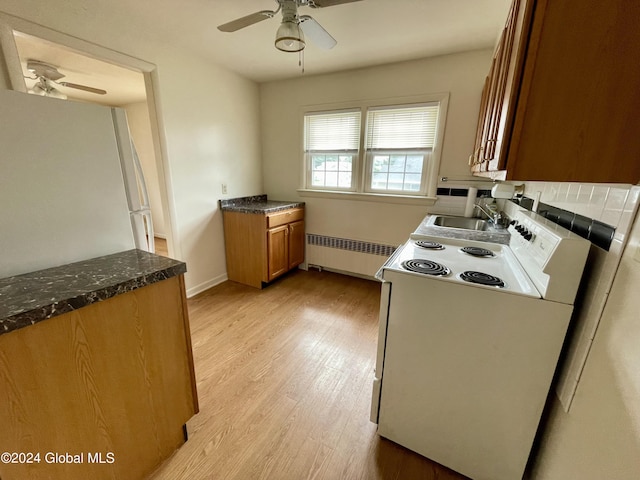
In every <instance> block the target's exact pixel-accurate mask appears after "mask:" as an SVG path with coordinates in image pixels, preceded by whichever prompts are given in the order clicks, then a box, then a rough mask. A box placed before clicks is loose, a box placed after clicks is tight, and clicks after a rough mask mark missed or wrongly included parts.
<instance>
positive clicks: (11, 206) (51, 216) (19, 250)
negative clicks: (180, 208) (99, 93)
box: [0, 90, 154, 278]
mask: <svg viewBox="0 0 640 480" xmlns="http://www.w3.org/2000/svg"><path fill="white" fill-rule="evenodd" d="M132 248H139V249H142V250H147V251H154V245H153V224H152V221H151V212H150V209H149V205H148V197H147V194H146V187H145V185H144V176H143V175H142V170H141V168H140V162H139V160H138V159H137V154H136V152H135V148H134V147H133V143H132V141H131V138H130V135H129V128H128V125H127V118H126V113H125V111H124V110H122V109H119V108H109V107H104V106H100V105H95V104H87V103H79V102H72V101H65V100H59V99H55V98H47V97H41V96H36V95H29V94H26V93H20V92H14V91H10V90H2V91H0V278H4V277H7V276H13V275H18V274H21V273H27V272H32V271H35V270H40V269H44V268H49V267H53V266H59V265H63V264H66V263H71V262H76V261H82V260H87V259H89V258H93V257H98V256H102V255H108V254H112V253H117V252H121V251H124V250H129V249H132Z"/></svg>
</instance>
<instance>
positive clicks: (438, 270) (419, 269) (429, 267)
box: [402, 258, 451, 277]
mask: <svg viewBox="0 0 640 480" xmlns="http://www.w3.org/2000/svg"><path fill="white" fill-rule="evenodd" d="M402 267H403V268H405V269H407V270H409V271H411V272H416V273H424V274H425V275H436V276H439V277H445V276H447V275H449V274H450V273H451V270H449V269H448V268H447V267H445V266H444V265H440V264H439V263H436V262H433V261H431V260H421V259H416V258H413V259H411V260H405V261H404V262H402Z"/></svg>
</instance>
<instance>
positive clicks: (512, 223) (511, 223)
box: [509, 220, 518, 226]
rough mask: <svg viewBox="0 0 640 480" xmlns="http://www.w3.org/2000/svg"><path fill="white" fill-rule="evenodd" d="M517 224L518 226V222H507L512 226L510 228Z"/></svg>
mask: <svg viewBox="0 0 640 480" xmlns="http://www.w3.org/2000/svg"><path fill="white" fill-rule="evenodd" d="M517 224H518V222H517V221H516V220H511V221H510V222H509V225H512V226H515V225H517Z"/></svg>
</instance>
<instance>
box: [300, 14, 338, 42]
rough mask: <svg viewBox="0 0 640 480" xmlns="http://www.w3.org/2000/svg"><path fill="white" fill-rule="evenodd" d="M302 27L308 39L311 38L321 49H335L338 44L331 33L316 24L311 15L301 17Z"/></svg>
mask: <svg viewBox="0 0 640 480" xmlns="http://www.w3.org/2000/svg"><path fill="white" fill-rule="evenodd" d="M300 27H301V28H302V31H303V32H304V34H305V36H306V37H307V38H310V39H311V41H312V42H313V43H315V44H316V45H317V46H319V47H320V48H325V49H327V50H329V49H331V48H333V47H335V46H336V44H337V43H338V42H337V41H336V39H335V38H333V37H332V36H331V35H330V34H329V32H327V31H326V30H325V29H324V28H323V27H322V25H320V24H319V23H318V22H316V21H315V20H314V19H313V17H310V16H309V15H301V16H300Z"/></svg>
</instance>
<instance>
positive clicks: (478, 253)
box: [460, 247, 496, 257]
mask: <svg viewBox="0 0 640 480" xmlns="http://www.w3.org/2000/svg"><path fill="white" fill-rule="evenodd" d="M460 251H461V252H464V253H468V254H469V255H473V256H474V257H495V256H496V254H495V253H493V252H492V251H491V250H489V249H487V248H480V247H462V248H461V249H460Z"/></svg>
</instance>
